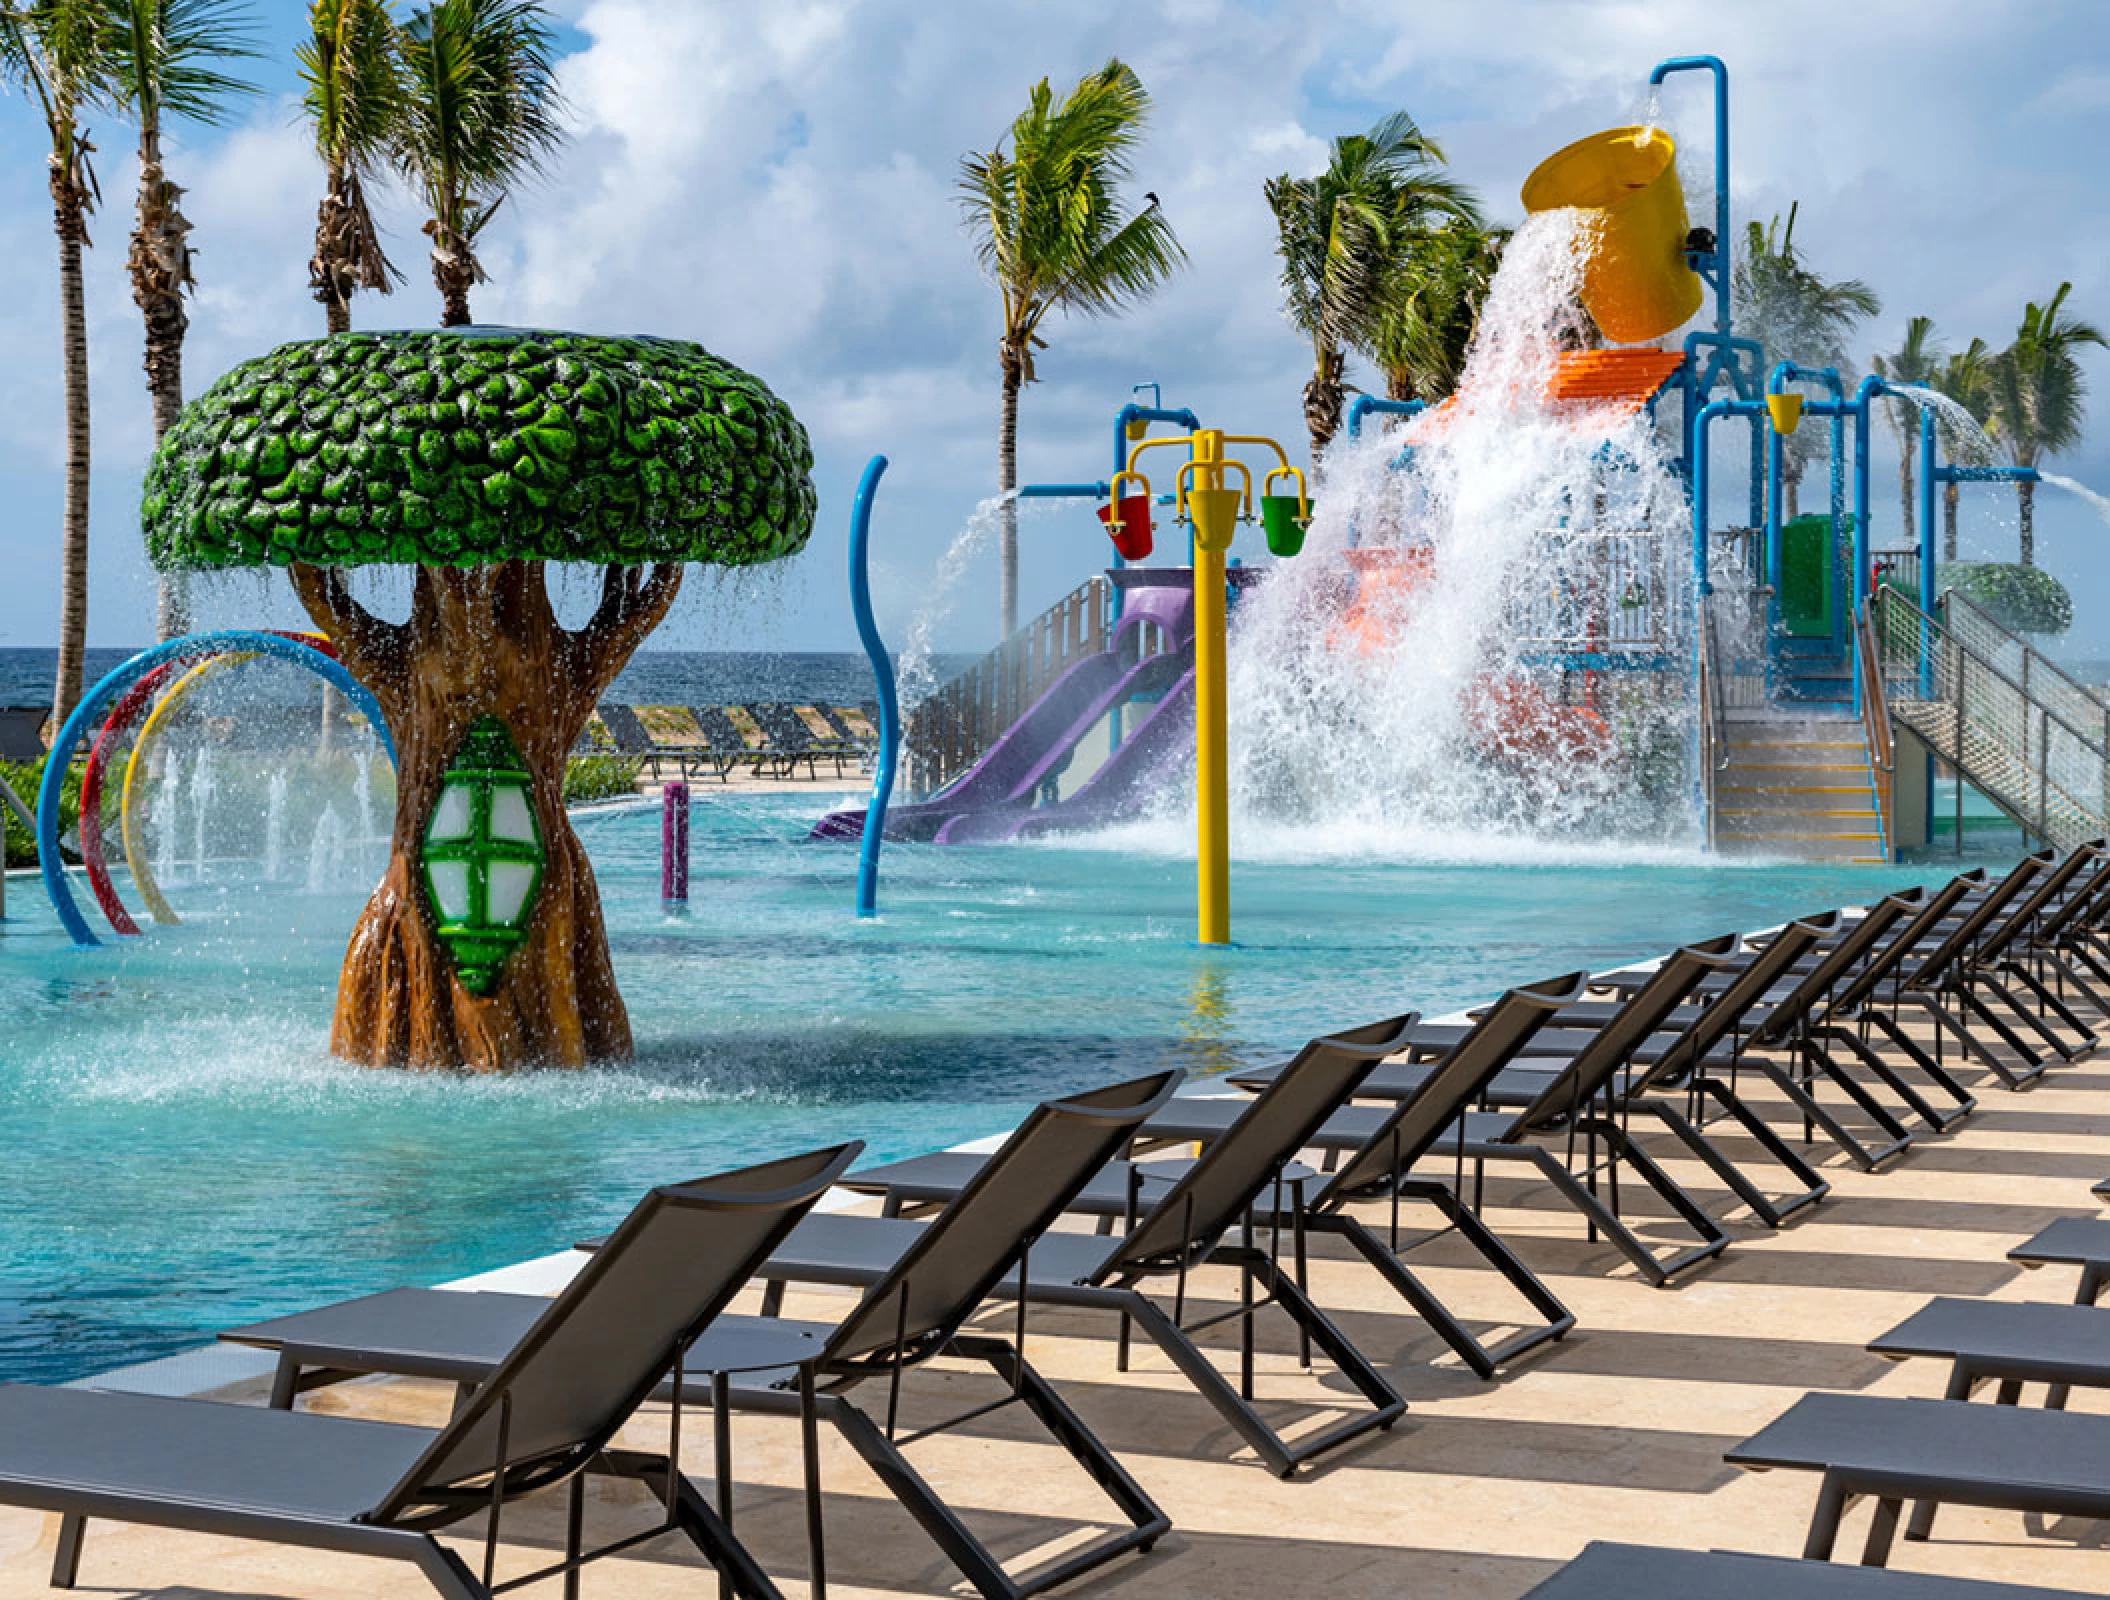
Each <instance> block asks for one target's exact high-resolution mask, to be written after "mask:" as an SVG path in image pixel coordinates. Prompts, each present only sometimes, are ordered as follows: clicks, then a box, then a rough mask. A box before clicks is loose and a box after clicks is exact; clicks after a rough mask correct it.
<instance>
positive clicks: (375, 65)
mask: <svg viewBox="0 0 2110 1600" xmlns="http://www.w3.org/2000/svg"><path fill="white" fill-rule="evenodd" d="M308 27H309V36H308V37H307V38H306V39H304V40H302V41H301V42H300V44H299V45H298V46H296V47H295V49H294V55H295V57H296V58H297V59H298V61H299V63H300V78H301V86H302V87H301V109H302V110H303V111H304V112H305V113H306V114H307V118H308V121H309V122H310V123H311V124H312V125H313V127H314V129H315V153H316V154H317V155H318V156H320V157H321V158H322V165H323V170H324V172H325V174H326V176H325V178H324V181H323V191H322V203H321V204H320V205H318V206H317V207H316V208H315V254H314V255H313V256H311V257H309V259H308V287H309V288H310V289H311V290H313V291H314V295H315V298H316V299H317V300H318V301H320V302H321V303H322V305H323V308H324V311H325V314H326V315H327V316H328V318H329V331H330V332H332V333H349V332H351V330H352V296H353V295H354V294H356V293H357V292H358V291H359V290H361V289H371V290H373V291H374V292H375V293H377V294H387V293H389V292H390V291H391V290H392V289H394V287H395V285H396V284H397V283H399V282H401V281H402V274H401V273H399V272H397V271H396V269H395V268H394V267H393V266H392V265H390V263H389V259H388V257H387V255H386V254H385V253H384V252H383V251H382V249H381V234H380V230H379V229H378V228H376V227H375V226H374V215H373V212H372V211H371V210H369V209H368V207H367V200H366V186H367V183H368V182H369V181H370V180H371V179H372V178H373V176H374V174H375V173H376V172H377V171H378V170H379V169H380V166H381V163H382V161H383V159H384V158H385V157H386V156H387V155H388V154H389V152H390V150H391V149H392V147H393V144H394V138H395V131H396V118H397V115H398V113H399V111H400V109H401V106H402V103H403V90H402V84H401V82H400V81H399V80H398V77H397V71H396V39H395V35H396V28H395V21H394V19H393V18H392V17H390V15H389V0H309V4H308Z"/></svg>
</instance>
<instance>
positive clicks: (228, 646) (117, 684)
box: [37, 628, 396, 950]
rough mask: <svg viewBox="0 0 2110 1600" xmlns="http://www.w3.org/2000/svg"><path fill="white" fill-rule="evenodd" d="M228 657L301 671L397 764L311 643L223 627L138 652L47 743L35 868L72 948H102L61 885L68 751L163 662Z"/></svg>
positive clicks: (352, 688) (365, 702)
mask: <svg viewBox="0 0 2110 1600" xmlns="http://www.w3.org/2000/svg"><path fill="white" fill-rule="evenodd" d="M233 653H239V654H242V655H251V656H270V657H272V658H273V659H275V660H278V661H288V662H291V663H292V664H293V665H294V666H296V667H305V668H307V669H308V670H309V671H310V672H312V673H314V674H315V675H316V676H317V677H319V678H321V679H322V680H323V682H325V683H327V684H329V685H331V686H332V687H333V688H335V689H336V690H337V691H338V692H339V693H341V694H342V695H343V696H344V697H345V699H347V700H349V701H351V703H352V704H353V705H355V706H357V707H358V708H359V711H360V714H361V715H362V716H364V717H365V718H366V719H367V721H368V723H369V724H371V725H372V727H373V730H374V736H375V737H376V738H377V739H379V740H380V741H381V748H382V749H383V750H385V751H387V752H388V759H389V760H390V761H391V762H393V761H394V760H395V759H396V743H395V740H394V739H392V738H391V737H390V736H389V732H388V719H387V718H386V717H384V716H383V715H382V714H381V707H380V704H379V703H378V702H377V701H376V700H375V699H374V697H373V695H372V694H371V693H370V692H369V691H368V689H367V687H366V685H365V684H363V683H361V682H360V681H359V680H358V679H357V678H354V677H353V676H352V675H351V673H350V672H348V671H347V670H345V666H344V664H343V663H342V662H341V661H339V660H337V659H336V657H334V656H327V655H324V654H323V653H322V652H321V651H320V650H318V649H316V648H315V647H314V646H313V645H311V644H304V643H302V642H301V641H300V640H298V639H289V638H287V637H286V636H285V635H284V634H279V633H261V632H258V631H256V630H254V629H250V628H225V629H222V630H220V631H218V632H215V633H192V634H186V635H184V636H183V637H182V638H180V639H170V640H169V641H168V642H167V643H165V644H157V645H155V646H154V647H153V648H152V649H150V650H142V651H140V652H139V654H138V655H136V656H134V657H132V658H131V660H129V661H127V662H125V663H124V664H123V665H122V666H119V667H117V668H115V669H114V670H112V671H111V672H110V673H108V674H107V675H106V676H104V678H103V679H102V680H101V681H100V682H99V683H97V684H96V686H95V687H94V688H92V689H90V690H89V691H88V693H87V694H86V695H85V696H83V697H82V699H81V702H80V704H79V705H77V706H75V707H74V708H73V714H72V715H71V716H69V717H68V718H67V719H66V725H65V726H64V727H62V728H61V729H59V734H58V737H57V738H55V739H53V740H52V741H51V755H50V757H49V758H48V759H47V760H46V761H45V763H44V777H43V781H42V782H40V783H39V784H38V785H37V866H38V869H39V870H40V871H41V873H42V874H43V878H44V892H45V894H47V895H48V896H50V898H51V909H52V910H53V911H56V912H57V913H58V917H59V922H60V923H61V924H62V925H63V926H64V927H65V929H66V934H67V937H69V938H70V939H72V940H73V942H74V944H75V946H76V947H77V948H79V949H82V950H92V949H94V948H95V947H96V946H97V945H99V944H101V943H102V941H101V940H100V939H98V938H96V936H95V934H94V931H93V930H92V929H90V928H89V926H88V919H87V918H86V917H84V916H82V915H81V908H80V907H79V906H78V905H76V904H75V903H74V899H73V889H72V887H71V886H70V885H69V884H68V883H67V882H66V866H65V863H64V862H63V861H61V860H60V859H59V799H60V796H61V795H62V794H63V793H64V791H65V787H66V773H67V770H68V769H69V768H70V767H71V766H72V765H73V752H74V750H75V749H76V748H77V747H78V746H79V744H80V742H81V736H82V735H83V734H85V733H86V732H87V731H88V729H89V727H90V726H91V725H92V724H93V723H94V721H95V719H96V718H97V717H99V716H101V715H102V714H103V708H104V707H105V706H107V705H109V703H110V702H111V701H112V700H114V699H115V698H116V697H117V696H118V695H120V694H122V693H123V692H124V691H125V690H126V689H127V688H129V687H130V686H131V685H132V684H134V683H137V682H138V681H139V680H140V679H141V678H143V677H145V676H146V675H147V674H148V673H149V672H152V671H153V670H154V669H155V668H156V667H158V666H160V665H162V664H163V663H164V662H168V661H182V660H188V659H192V658H203V657H206V656H217V655H225V654H233Z"/></svg>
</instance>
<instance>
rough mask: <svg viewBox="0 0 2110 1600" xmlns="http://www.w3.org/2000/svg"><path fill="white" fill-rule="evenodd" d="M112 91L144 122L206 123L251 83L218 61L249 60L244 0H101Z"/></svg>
mask: <svg viewBox="0 0 2110 1600" xmlns="http://www.w3.org/2000/svg"><path fill="white" fill-rule="evenodd" d="M107 3H108V6H109V15H110V23H111V28H110V46H109V48H110V56H111V67H112V71H113V73H114V76H115V79H116V84H117V91H118V94H119V96H120V97H121V99H122V101H123V103H124V105H125V106H126V107H127V108H128V109H129V110H130V111H131V113H132V115H133V116H134V117H135V118H136V119H138V120H139V122H140V123H141V124H142V126H144V127H152V128H158V127H159V126H160V124H161V121H162V118H163V117H165V116H173V117H181V118H183V119H185V120H186V121H190V122H198V123H204V124H207V125H212V124H216V123H219V122H221V121H223V120H225V118H226V116H227V114H228V112H229V110H230V108H231V106H232V104H233V102H235V101H236V100H239V99H241V98H242V97H244V96H246V95H253V94H256V93H257V92H258V89H257V86H256V85H255V84H253V83H250V82H249V81H247V80H246V79H243V78H238V77H236V76H234V75H233V74H232V73H228V72H223V71H221V70H220V69H219V66H218V65H217V64H218V63H223V62H232V61H237V60H244V59H248V60H254V59H255V58H256V57H257V56H258V54H259V51H258V49H257V38H256V33H255V31H254V28H255V14H254V12H252V11H251V10H250V8H249V6H248V5H247V3H246V0H107Z"/></svg>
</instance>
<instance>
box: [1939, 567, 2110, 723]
mask: <svg viewBox="0 0 2110 1600" xmlns="http://www.w3.org/2000/svg"><path fill="white" fill-rule="evenodd" d="M1941 606H1943V610H1948V608H1952V606H1962V608H1964V610H1967V612H1969V614H1971V618H1973V621H1977V623H1981V625H1983V627H1988V629H1992V631H1994V633H1998V635H2000V637H2002V640H2009V642H2011V644H2017V646H2021V652H2023V656H2026V659H2030V661H2032V663H2036V665H2038V669H2040V671H2049V673H2051V675H2053V680H2055V682H2057V684H2059V688H2070V690H2072V692H2074V694H2078V697H2080V699H2085V701H2093V703H2095V705H2099V707H2102V709H2104V711H2110V697H2106V694H2104V690H2099V688H2095V686H2093V684H2083V682H2080V680H2078V678H2074V675H2072V673H2070V671H2066V667H2061V665H2059V663H2057V661H2053V659H2051V656H2047V654H2045V652H2042V650H2038V648H2036V646H2034V644H2030V642H2028V640H2026V637H2021V635H2019V633H2015V629H2011V627H2000V623H1998V621H1994V616H1992V612H1988V610H1986V608H1983V606H1979V604H1977V602H1975V599H1971V597H1969V595H1964V593H1958V591H1956V589H1943V591H1941ZM1950 631H1952V633H1954V631H1956V629H1954V627H1952V629H1950Z"/></svg>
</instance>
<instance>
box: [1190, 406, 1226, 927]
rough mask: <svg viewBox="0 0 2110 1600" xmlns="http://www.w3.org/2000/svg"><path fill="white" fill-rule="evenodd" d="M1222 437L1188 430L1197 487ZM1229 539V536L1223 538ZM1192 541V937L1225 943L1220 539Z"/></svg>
mask: <svg viewBox="0 0 2110 1600" xmlns="http://www.w3.org/2000/svg"><path fill="white" fill-rule="evenodd" d="M1222 459H1223V434H1222V433H1221V432H1219V431H1217V430H1216V429H1213V428H1212V429H1208V430H1205V431H1202V432H1198V433H1196V434H1195V435H1194V455H1193V460H1194V461H1195V462H1196V463H1197V465H1196V469H1195V473H1194V477H1195V480H1196V484H1197V486H1198V487H1201V488H1205V489H1220V488H1222V487H1223V477H1224V474H1223V468H1222V467H1221V466H1220V465H1216V463H1219V462H1221V461H1222ZM1223 543H1224V544H1228V543H1229V539H1228V537H1226V539H1225V540H1224V541H1223ZM1211 544H1215V541H1214V540H1210V541H1206V542H1205V541H1204V540H1203V539H1202V538H1201V537H1200V535H1199V529H1198V528H1197V536H1196V538H1195V541H1194V815H1195V907H1196V918H1195V921H1196V927H1195V935H1194V937H1195V939H1196V941H1197V942H1198V943H1201V944H1229V943H1230V942H1231V782H1230V762H1229V752H1228V742H1229V740H1228V728H1227V723H1226V717H1225V713H1224V701H1225V697H1226V693H1227V690H1226V686H1225V681H1224V550H1223V544H1217V545H1216V547H1215V548H1214V549H1212V548H1210V547H1209V546H1210V545H1211Z"/></svg>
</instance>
